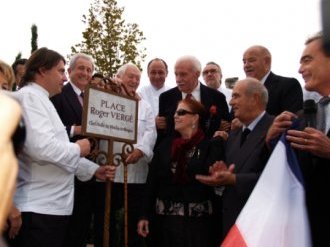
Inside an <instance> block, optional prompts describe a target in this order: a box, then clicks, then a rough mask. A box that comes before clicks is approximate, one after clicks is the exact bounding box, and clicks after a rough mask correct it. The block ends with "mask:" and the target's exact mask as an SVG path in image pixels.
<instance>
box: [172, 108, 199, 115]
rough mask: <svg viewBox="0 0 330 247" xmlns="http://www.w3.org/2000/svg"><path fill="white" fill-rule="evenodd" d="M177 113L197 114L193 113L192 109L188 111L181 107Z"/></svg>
mask: <svg viewBox="0 0 330 247" xmlns="http://www.w3.org/2000/svg"><path fill="white" fill-rule="evenodd" d="M175 114H176V115H178V116H184V115H186V114H192V115H194V114H196V113H193V112H191V111H187V110H184V109H179V110H177V111H176V112H175Z"/></svg>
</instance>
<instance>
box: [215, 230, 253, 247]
mask: <svg viewBox="0 0 330 247" xmlns="http://www.w3.org/2000/svg"><path fill="white" fill-rule="evenodd" d="M221 247H247V245H246V243H245V241H244V238H243V236H242V235H241V232H240V231H239V229H238V228H237V226H236V224H235V225H233V227H232V228H231V229H230V231H229V232H228V234H227V236H226V238H225V240H224V241H223V242H222V244H221Z"/></svg>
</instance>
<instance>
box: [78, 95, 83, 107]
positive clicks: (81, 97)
mask: <svg viewBox="0 0 330 247" xmlns="http://www.w3.org/2000/svg"><path fill="white" fill-rule="evenodd" d="M78 100H79V102H80V104H81V105H83V104H84V92H81V93H80V95H79V96H78Z"/></svg>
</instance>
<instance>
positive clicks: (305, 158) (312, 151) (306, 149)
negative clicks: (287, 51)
mask: <svg viewBox="0 0 330 247" xmlns="http://www.w3.org/2000/svg"><path fill="white" fill-rule="evenodd" d="M322 38H323V35H322V33H318V34H316V35H315V36H313V37H311V38H309V39H308V40H307V41H306V43H305V44H306V47H305V49H304V51H303V54H302V56H301V59H300V68H299V73H301V74H302V76H303V78H304V80H305V88H306V89H307V90H308V91H314V92H318V93H319V94H320V95H322V96H323V97H322V98H321V100H320V102H319V103H318V110H317V114H316V119H317V120H318V122H317V126H316V128H312V127H303V128H302V129H303V130H301V131H300V130H288V132H287V140H288V141H289V142H290V143H291V145H292V147H293V148H294V149H295V150H296V153H297V155H298V160H299V163H300V164H301V168H302V172H303V175H304V180H305V191H306V205H307V210H308V215H309V220H310V227H311V233H312V243H313V246H328V245H329V242H330V235H329V231H328V229H327V227H324V226H325V225H327V224H328V222H329V221H330V210H329V209H330V201H329V196H328V195H329V188H330V103H329V95H330V73H329V71H330V56H329V55H327V54H326V52H325V51H324V50H323V48H322ZM296 118H297V115H296V114H294V113H292V112H288V111H285V112H283V113H282V114H281V115H279V116H278V117H276V118H275V120H274V123H273V125H272V126H271V128H270V129H269V131H268V134H267V138H266V141H267V143H272V141H273V140H274V139H276V138H278V136H279V135H280V134H282V133H283V132H284V131H286V130H287V129H288V128H291V126H292V123H293V120H294V119H296Z"/></svg>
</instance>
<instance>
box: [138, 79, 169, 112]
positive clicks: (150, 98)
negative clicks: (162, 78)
mask: <svg viewBox="0 0 330 247" xmlns="http://www.w3.org/2000/svg"><path fill="white" fill-rule="evenodd" d="M168 89H170V88H169V87H167V86H165V85H164V86H163V87H162V88H160V89H157V88H155V87H154V86H153V85H151V84H150V85H148V86H144V87H142V88H141V90H139V91H138V94H139V95H140V96H141V98H142V99H144V100H145V101H147V102H148V103H149V104H150V106H151V109H152V112H153V113H154V117H156V116H157V115H158V111H159V95H160V94H161V93H163V92H165V91H167V90H168Z"/></svg>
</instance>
